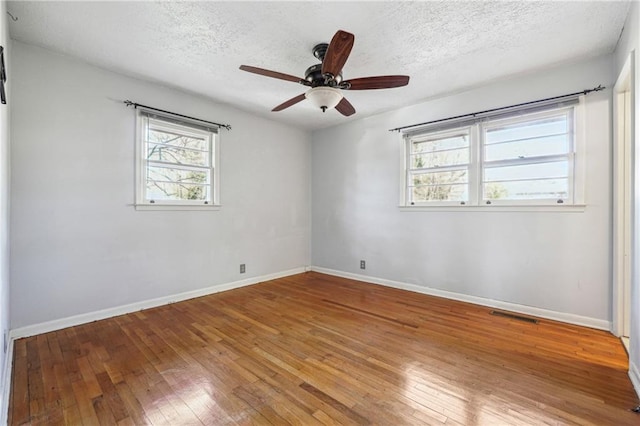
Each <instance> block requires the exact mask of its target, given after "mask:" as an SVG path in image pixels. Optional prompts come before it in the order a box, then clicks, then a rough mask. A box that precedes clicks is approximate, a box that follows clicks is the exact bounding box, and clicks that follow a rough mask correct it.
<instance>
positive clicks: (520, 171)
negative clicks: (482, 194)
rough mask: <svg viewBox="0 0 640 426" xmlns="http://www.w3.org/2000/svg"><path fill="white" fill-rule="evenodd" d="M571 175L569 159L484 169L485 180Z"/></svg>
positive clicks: (563, 176) (564, 176)
mask: <svg viewBox="0 0 640 426" xmlns="http://www.w3.org/2000/svg"><path fill="white" fill-rule="evenodd" d="M568 175H569V162H568V161H567V160H563V161H556V162H552V163H539V164H523V165H518V166H505V167H487V168H485V171H484V181H485V182H492V181H494V182H495V181H510V180H526V179H544V178H556V177H561V178H566V177H567V176H568Z"/></svg>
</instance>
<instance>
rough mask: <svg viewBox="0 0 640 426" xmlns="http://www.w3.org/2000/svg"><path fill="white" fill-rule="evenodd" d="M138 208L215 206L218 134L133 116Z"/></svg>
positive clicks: (165, 119) (169, 120) (155, 117)
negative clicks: (136, 136) (135, 140)
mask: <svg viewBox="0 0 640 426" xmlns="http://www.w3.org/2000/svg"><path fill="white" fill-rule="evenodd" d="M137 142H138V143H137V166H138V170H137V173H136V176H137V185H136V189H137V194H136V206H137V207H143V208H144V207H154V208H155V207H161V206H164V207H167V206H169V207H177V208H179V207H180V206H183V207H190V208H211V207H213V206H215V205H217V204H218V199H219V194H218V192H219V191H218V188H219V185H218V180H219V179H218V175H219V173H218V169H219V167H218V164H219V159H218V157H219V155H218V140H217V129H210V128H206V127H202V126H200V125H197V124H193V123H191V122H188V121H181V120H174V119H173V118H169V117H164V116H159V115H155V114H152V113H150V112H147V111H145V110H142V109H141V110H138V141H137Z"/></svg>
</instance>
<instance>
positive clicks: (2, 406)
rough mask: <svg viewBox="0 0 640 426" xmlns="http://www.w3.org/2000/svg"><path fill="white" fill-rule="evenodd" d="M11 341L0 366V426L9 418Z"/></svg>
mask: <svg viewBox="0 0 640 426" xmlns="http://www.w3.org/2000/svg"><path fill="white" fill-rule="evenodd" d="M13 340H14V339H11V338H10V339H9V344H8V345H7V353H6V354H5V357H4V365H3V366H2V396H0V425H6V424H7V422H8V420H9V419H8V417H9V397H10V395H11V372H12V371H13Z"/></svg>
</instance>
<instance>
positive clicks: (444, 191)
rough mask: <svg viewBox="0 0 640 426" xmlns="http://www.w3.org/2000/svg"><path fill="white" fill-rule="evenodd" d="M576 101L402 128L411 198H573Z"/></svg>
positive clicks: (475, 201) (433, 201)
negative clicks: (454, 122)
mask: <svg viewBox="0 0 640 426" xmlns="http://www.w3.org/2000/svg"><path fill="white" fill-rule="evenodd" d="M575 114H576V108H575V107H574V106H571V107H554V108H549V107H547V108H546V109H544V110H542V111H540V110H539V109H538V110H537V111H535V112H531V111H530V112H527V113H522V112H520V114H519V115H517V116H514V115H511V116H508V117H505V116H503V117H493V118H485V119H483V120H478V121H475V122H465V123H463V124H458V125H457V126H455V127H449V128H447V129H445V130H442V129H440V130H429V129H427V130H422V131H414V132H412V133H408V134H405V136H404V138H405V176H404V181H405V185H404V187H405V191H404V192H405V193H404V197H403V198H404V200H403V204H404V205H408V206H447V205H456V206H492V205H498V206H499V205H509V206H518V205H551V204H553V205H558V204H560V205H572V204H578V201H579V200H578V198H579V196H578V195H579V194H577V192H579V191H576V180H577V176H578V173H576V169H577V168H576V145H577V144H576V137H575V135H576V132H575V127H576V126H575V121H576V120H575Z"/></svg>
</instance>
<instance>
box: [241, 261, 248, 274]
mask: <svg viewBox="0 0 640 426" xmlns="http://www.w3.org/2000/svg"><path fill="white" fill-rule="evenodd" d="M245 272H247V267H246V266H245V264H244V263H241V264H240V273H241V274H244V273H245Z"/></svg>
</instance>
